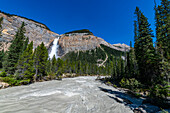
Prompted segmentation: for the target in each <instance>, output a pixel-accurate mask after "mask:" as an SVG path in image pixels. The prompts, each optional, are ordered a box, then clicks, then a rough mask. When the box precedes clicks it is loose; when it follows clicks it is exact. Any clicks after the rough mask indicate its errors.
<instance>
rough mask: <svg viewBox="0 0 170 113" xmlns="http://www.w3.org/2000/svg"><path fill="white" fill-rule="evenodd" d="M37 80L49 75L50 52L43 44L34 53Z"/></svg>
mask: <svg viewBox="0 0 170 113" xmlns="http://www.w3.org/2000/svg"><path fill="white" fill-rule="evenodd" d="M33 56H34V58H33V59H34V68H35V70H36V73H35V80H36V79H42V77H43V76H46V75H47V71H46V70H47V60H48V51H47V49H46V47H45V46H44V43H43V42H42V43H41V44H40V45H39V46H38V47H37V48H36V50H35V51H34V55H33Z"/></svg>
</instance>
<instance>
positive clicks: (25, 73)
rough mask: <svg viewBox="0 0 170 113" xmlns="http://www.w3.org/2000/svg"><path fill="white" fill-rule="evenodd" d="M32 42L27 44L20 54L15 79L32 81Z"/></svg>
mask: <svg viewBox="0 0 170 113" xmlns="http://www.w3.org/2000/svg"><path fill="white" fill-rule="evenodd" d="M34 74H35V73H34V67H33V42H31V43H30V44H28V47H27V48H26V49H25V51H24V52H23V53H22V55H21V56H20V58H19V60H18V64H17V78H20V79H29V80H31V81H33V76H34Z"/></svg>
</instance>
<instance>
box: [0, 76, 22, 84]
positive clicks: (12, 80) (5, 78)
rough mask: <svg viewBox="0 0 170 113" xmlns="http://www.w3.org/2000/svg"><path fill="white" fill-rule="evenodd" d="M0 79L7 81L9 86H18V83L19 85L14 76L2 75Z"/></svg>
mask: <svg viewBox="0 0 170 113" xmlns="http://www.w3.org/2000/svg"><path fill="white" fill-rule="evenodd" d="M1 80H2V81H3V82H6V83H8V84H9V85H10V86H18V85H20V81H19V80H15V79H14V78H10V77H2V78H1Z"/></svg>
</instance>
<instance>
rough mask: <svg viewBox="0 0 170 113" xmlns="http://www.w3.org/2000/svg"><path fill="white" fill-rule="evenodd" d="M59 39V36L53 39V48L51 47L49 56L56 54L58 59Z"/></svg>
mask: <svg viewBox="0 0 170 113" xmlns="http://www.w3.org/2000/svg"><path fill="white" fill-rule="evenodd" d="M58 40H59V37H58V38H56V39H54V41H53V45H52V48H51V52H50V54H49V58H50V59H52V58H53V56H54V55H55V57H56V59H57V58H58V57H59V56H58V55H57V51H58Z"/></svg>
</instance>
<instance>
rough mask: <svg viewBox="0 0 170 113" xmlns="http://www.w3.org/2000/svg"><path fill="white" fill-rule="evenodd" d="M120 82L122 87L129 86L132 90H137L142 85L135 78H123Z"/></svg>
mask: <svg viewBox="0 0 170 113" xmlns="http://www.w3.org/2000/svg"><path fill="white" fill-rule="evenodd" d="M119 84H120V85H121V87H124V88H128V89H131V90H135V89H137V88H139V87H140V85H141V83H140V82H139V81H137V80H136V79H135V78H131V79H125V78H122V79H121V81H120V82H119Z"/></svg>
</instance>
